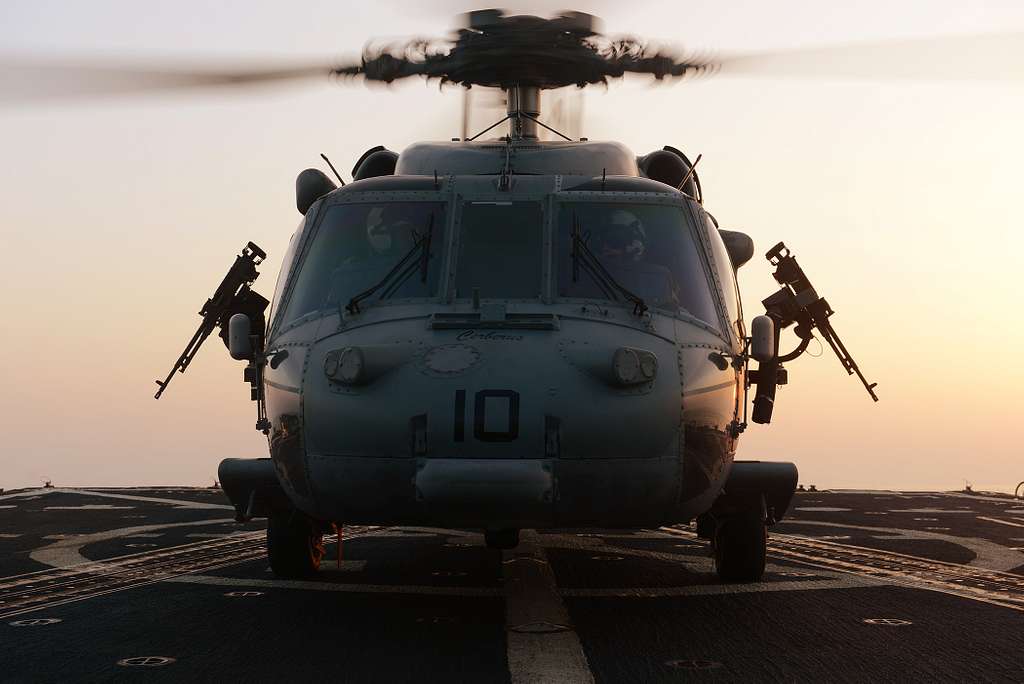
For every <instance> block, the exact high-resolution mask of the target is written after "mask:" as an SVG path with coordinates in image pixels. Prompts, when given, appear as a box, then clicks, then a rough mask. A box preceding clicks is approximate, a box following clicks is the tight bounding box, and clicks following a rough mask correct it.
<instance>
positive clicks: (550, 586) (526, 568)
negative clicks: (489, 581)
mask: <svg viewBox="0 0 1024 684" xmlns="http://www.w3.org/2000/svg"><path fill="white" fill-rule="evenodd" d="M503 555H504V560H505V561H512V562H505V563H502V573H503V576H504V579H505V625H506V630H507V631H506V641H507V655H508V670H509V675H510V678H511V681H512V684H563V683H564V684H592V682H593V681H594V675H593V673H591V671H590V665H589V664H588V663H587V657H586V655H584V653H583V645H582V644H581V643H580V639H579V636H578V635H577V634H576V631H575V630H574V629H573V628H572V622H571V621H570V620H569V611H568V610H567V609H566V607H565V604H564V603H562V599H561V597H560V596H559V593H558V587H557V584H556V582H555V575H554V573H553V572H552V571H551V566H550V564H549V563H548V562H547V558H546V557H545V554H544V548H543V547H542V546H541V544H540V536H539V535H538V534H537V533H536V532H535V531H533V530H524V531H523V532H522V533H521V537H520V543H519V546H518V547H517V548H516V549H515V550H513V551H505V552H504V553H503ZM520 559H523V560H520ZM527 559H528V560H533V561H543V562H524V561H525V560H527ZM544 624H548V625H557V626H559V627H560V628H561V627H564V628H565V629H559V630H557V631H545V630H540V631H537V630H534V629H532V628H531V626H534V625H544Z"/></svg>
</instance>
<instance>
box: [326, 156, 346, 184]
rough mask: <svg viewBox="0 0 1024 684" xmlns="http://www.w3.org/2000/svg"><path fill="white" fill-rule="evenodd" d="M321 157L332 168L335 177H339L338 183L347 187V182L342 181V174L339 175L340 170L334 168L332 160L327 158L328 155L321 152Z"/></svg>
mask: <svg viewBox="0 0 1024 684" xmlns="http://www.w3.org/2000/svg"><path fill="white" fill-rule="evenodd" d="M320 156H321V157H323V160H324V161H325V162H327V165H328V166H330V167H331V171H333V172H334V175H335V176H337V177H338V182H339V183H341V184H342V185H343V186H344V185H345V181H343V180H341V174H340V173H338V169H336V168H334V164H332V163H331V160H330V159H328V158H327V155H326V154H324V153H323V152H321V153H320Z"/></svg>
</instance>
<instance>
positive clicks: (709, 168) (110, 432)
mask: <svg viewBox="0 0 1024 684" xmlns="http://www.w3.org/2000/svg"><path fill="white" fill-rule="evenodd" d="M508 7H510V8H512V9H516V10H521V11H529V12H534V13H541V14H548V13H551V12H552V11H554V10H557V9H559V6H558V5H551V4H547V3H537V2H532V3H515V4H513V3H510V4H509V5H508ZM468 9H473V6H472V5H469V4H466V3H463V2H440V3H435V4H433V5H432V6H431V7H429V8H428V7H425V6H424V5H423V4H422V3H397V2H378V3H349V2H338V1H335V2H317V3H312V2H288V3H267V2H258V1H253V0H247V1H246V2H222V3H215V4H212V5H211V4H210V3H204V2H194V1H190V0H175V1H174V2H145V3H139V2H127V1H124V0H95V1H94V2H90V3H72V2H64V3H62V2H52V1H47V0H42V1H41V0H33V1H31V2H27V1H22V0H5V2H4V3H3V7H2V8H0V61H3V60H5V59H9V58H12V57H18V56H26V55H31V56H36V57H75V58H77V57H95V58H122V57H123V58H127V59H131V60H137V62H139V63H142V62H144V61H147V60H149V61H164V62H168V61H170V62H179V61H180V62H190V61H191V62H202V61H227V62H228V63H232V64H237V63H239V62H243V63H245V62H247V61H253V62H265V61H268V60H275V59H281V60H285V61H288V60H300V59H306V58H316V59H322V58H323V59H326V60H327V61H328V62H329V61H331V60H332V59H334V58H336V57H339V56H354V55H357V54H358V52H359V50H360V49H361V47H362V45H363V43H364V42H365V41H366V40H367V39H369V38H374V37H380V36H390V37H407V36H412V35H430V36H441V35H444V34H445V33H446V32H447V31H448V30H449V29H450V28H452V27H453V26H454V25H455V15H456V14H458V13H459V12H463V11H466V10H468ZM574 9H578V10H582V11H587V12H591V13H594V14H597V15H599V16H601V17H602V18H603V19H604V25H605V28H606V30H607V31H608V32H610V33H629V34H635V35H640V36H645V37H649V38H651V39H654V40H657V41H660V42H664V43H668V44H673V45H680V46H683V47H686V48H691V49H695V50H714V51H721V52H726V53H737V52H738V53H750V52H758V51H768V52H777V51H785V50H789V49H793V48H807V47H824V46H832V45H847V44H856V43H861V42H868V43H871V42H877V41H885V40H900V41H904V40H907V39H923V38H930V37H941V36H977V35H983V34H989V33H1013V32H1019V33H1021V35H1024V5H1022V4H1021V3H1019V2H1016V1H1013V0H1010V1H1006V2H972V3H963V2H959V1H947V0H928V1H921V2H904V1H896V0H889V1H887V2H881V1H870V2H858V3H843V4H840V3H820V2H797V1H795V0H785V1H780V2H773V3H761V2H746V1H743V2H740V1H732V2H725V1H721V0H718V1H707V2H701V1H691V2H686V3H679V2H636V3H629V4H628V6H625V5H623V4H622V3H577V4H576V5H575V7H574ZM1018 43H1024V41H1018ZM992 44H995V42H994V41H993V42H991V43H986V42H985V41H980V42H979V41H977V40H975V42H974V43H963V42H956V41H952V42H950V43H949V45H950V46H956V47H955V48H954V47H951V48H950V49H949V50H948V51H946V53H945V54H942V55H939V56H940V57H941V58H942V59H945V60H946V63H945V66H944V63H943V62H942V59H938V60H937V61H933V58H935V56H936V53H935V51H934V46H933V51H932V52H930V53H928V55H929V57H928V58H927V59H926V60H925V59H921V58H920V56H918V57H917V59H918V61H919V62H920V63H919V64H918V66H921V67H922V69H923V70H924V71H929V70H931V71H934V72H935V73H936V74H937V75H938V76H942V75H944V74H946V75H948V74H956V73H959V72H958V71H957V69H955V68H953V67H955V66H957V65H963V64H964V63H965V62H966V61H969V60H970V59H972V58H974V57H979V55H980V58H991V57H992V55H991V54H989V53H992V52H993V51H992V50H988V51H987V52H986V51H985V50H982V49H981V46H984V45H992ZM905 45H912V44H911V43H907V44H905ZM940 45H941V44H940ZM965 45H968V46H970V45H973V46H975V47H966V48H965V47H964V46H965ZM999 45H1000V46H1003V45H1009V43H1006V42H1005V41H1003V42H1001V43H999ZM975 48H978V49H977V50H975ZM1000 49H1004V48H1002V47H1001V48H1000ZM1005 49H1006V50H1007V51H1008V52H1007V54H1005V55H1004V56H1005V57H1006V58H1007V60H1009V59H1010V58H1012V59H1013V60H1016V61H1015V63H1016V64H1018V65H1019V64H1020V63H1021V58H1022V54H1021V52H1022V51H1024V48H1016V49H1015V50H1014V48H1012V47H1007V48H1005ZM908 50H909V52H908ZM1010 52H1012V53H1013V54H1010ZM885 54H888V53H883V54H882V56H881V57H880V56H879V54H877V53H873V61H868V62H866V63H860V62H856V63H851V62H849V60H848V58H843V59H840V60H839V62H836V61H833V62H831V63H829V62H825V63H824V66H823V67H822V68H821V69H819V70H818V72H819V73H810V74H809V73H798V72H799V71H800V70H798V69H790V70H787V69H786V68H785V66H786V61H785V59H783V60H782V61H781V62H778V63H776V64H775V66H777V67H779V68H778V69H777V70H776V71H771V70H770V69H768V68H767V67H766V69H765V70H764V71H765V73H760V74H757V75H756V77H755V76H750V75H742V74H741V75H735V74H734V75H731V76H730V75H729V74H728V73H723V74H721V75H719V76H716V77H714V78H707V79H699V80H693V81H687V82H684V83H680V84H675V85H670V86H664V87H657V88H655V87H651V85H650V84H649V83H648V82H646V81H643V80H642V79H641V80H640V81H632V82H628V83H618V84H613V85H611V86H610V87H609V88H607V89H606V90H605V89H600V88H599V89H594V90H592V91H590V92H587V93H586V94H585V96H584V111H585V117H584V119H583V134H584V135H587V136H588V137H589V138H590V139H592V140H595V139H613V140H619V141H621V142H624V143H625V144H627V145H628V146H630V147H631V148H633V149H634V150H636V151H637V152H638V153H641V154H642V153H646V152H648V151H651V150H654V149H659V148H661V147H663V146H664V145H673V146H675V147H679V148H681V149H683V150H685V151H686V152H687V153H688V154H689V156H690V157H691V158H693V157H695V156H696V155H697V154H698V153H699V154H702V155H703V160H702V162H701V165H700V167H699V171H700V174H701V179H702V183H703V186H704V190H705V199H706V207H707V208H708V209H709V210H710V211H711V212H712V213H713V214H715V216H716V217H717V218H718V220H719V222H720V223H721V225H722V227H725V228H730V229H737V230H743V231H745V232H747V233H749V234H750V235H751V236H752V237H753V238H754V241H755V244H756V246H757V249H758V256H756V257H755V259H754V261H752V262H751V263H750V264H749V265H747V266H745V267H744V268H743V269H742V270H741V277H740V283H741V286H742V289H743V295H744V302H745V309H746V316H747V318H748V320H749V319H750V318H751V317H753V316H754V315H756V314H758V313H761V310H760V309H759V301H760V299H762V298H764V297H766V296H767V295H769V294H770V293H771V292H773V291H774V289H775V284H774V281H773V280H772V279H771V275H770V274H771V271H770V268H769V267H768V264H767V263H766V262H765V261H764V260H763V259H762V258H761V257H760V255H761V254H763V253H764V252H765V251H767V249H768V248H770V247H771V246H772V245H773V244H775V243H776V242H777V241H779V240H785V242H786V244H787V245H789V246H790V248H791V249H792V250H793V252H794V253H795V254H796V255H797V256H798V258H799V260H800V263H801V264H802V265H803V266H804V269H805V270H806V272H807V273H808V275H809V276H810V277H811V279H812V280H813V282H814V283H815V285H816V286H817V289H818V292H819V293H820V294H822V295H823V296H825V297H826V298H827V299H828V300H829V302H830V303H831V305H832V307H833V309H834V310H835V311H836V314H835V316H834V317H833V318H832V323H833V325H834V327H835V328H836V330H837V331H838V332H839V334H840V335H841V336H842V339H843V340H844V342H845V343H846V344H847V347H848V348H849V350H850V351H851V352H852V354H853V355H854V358H855V359H856V360H857V362H858V363H859V364H860V366H861V368H862V369H863V370H864V372H865V374H866V375H867V376H868V377H869V379H871V380H872V381H877V382H878V389H877V391H878V394H879V396H880V397H881V401H880V402H879V403H877V404H874V403H872V402H871V401H870V399H869V398H868V396H867V394H866V393H865V392H864V391H863V389H862V388H861V386H860V385H859V383H858V382H857V381H856V379H855V378H850V377H847V375H846V373H845V372H844V371H843V369H842V367H841V366H840V364H839V362H838V361H837V360H836V359H835V358H834V357H833V356H832V355H831V353H830V352H828V350H825V351H824V353H822V355H821V356H820V357H818V358H811V357H807V356H805V357H803V358H801V359H799V360H797V361H795V362H793V363H791V364H789V365H788V367H789V370H790V383H791V384H790V385H788V386H786V387H783V388H780V390H779V395H778V398H777V401H776V410H775V419H774V421H773V423H772V424H771V425H770V426H759V425H754V426H751V427H750V428H749V429H748V430H747V432H746V434H745V435H744V436H743V437H742V438H741V441H740V451H739V457H740V458H745V459H761V460H791V461H794V462H795V463H797V465H798V466H799V468H800V471H801V481H802V482H804V483H807V484H811V483H813V484H816V485H817V486H818V487H855V488H860V487H864V488H889V489H936V488H938V489H953V488H961V487H963V486H964V484H965V483H966V482H970V483H971V484H973V485H974V486H975V487H976V488H989V489H995V488H999V489H1004V490H1005V489H1012V487H1013V486H1014V485H1015V484H1016V483H1017V482H1019V481H1020V480H1022V479H1024V449H1022V448H1021V446H1020V441H1019V438H1018V436H1017V435H1016V431H1015V427H1016V421H1017V420H1020V419H1021V417H1022V415H1024V410H1022V409H1024V401H1022V399H1021V397H1020V393H1019V388H1020V386H1021V384H1022V381H1024V361H1022V360H1021V358H1020V356H1019V351H1020V350H1022V349H1024V322H1022V319H1021V307H1020V304H1019V302H1020V286H1019V284H1018V279H1019V274H1020V273H1021V272H1022V271H1024V256H1022V253H1024V237H1022V233H1021V229H1022V228H1024V208H1022V201H1021V196H1022V195H1021V190H1020V177H1021V175H1020V159H1021V158H1022V157H1024V132H1022V130H1021V128H1020V122H1021V121H1024V88H1022V87H1021V85H1022V82H1024V77H1022V78H1013V77H1012V76H1011V77H1006V76H1003V75H1001V72H1000V71H999V69H998V68H996V67H997V66H1000V65H1001V64H1002V62H1000V63H999V64H993V65H992V67H993V68H992V69H991V71H987V70H986V69H985V67H984V65H983V64H982V65H981V66H980V67H979V68H980V69H981V71H980V72H979V73H981V74H985V75H986V76H988V77H986V78H984V79H974V80H965V79H958V78H951V77H948V76H947V77H939V78H929V79H920V78H910V77H907V75H906V74H905V73H902V71H901V69H902V67H899V66H896V63H895V61H893V62H892V63H886V62H885V61H884V59H883V58H884V57H885ZM996 56H998V55H996ZM844 59H845V60H846V61H845V62H843V60H844ZM892 59H895V58H892ZM899 59H900V60H913V59H915V57H914V52H913V50H912V49H910V48H905V49H904V50H903V51H902V53H901V55H900V57H899ZM905 63H906V62H905V61H901V62H900V64H905ZM851 64H852V65H853V66H855V67H856V69H853V70H855V71H858V72H860V73H859V75H858V76H857V77H850V76H849V74H848V73H846V72H848V71H851V69H849V67H850V66H851ZM768 66H771V63H768ZM833 66H834V67H835V68H832V67H833ZM825 67H828V68H825ZM946 67H949V68H948V69H947V68H946ZM772 68H773V69H774V68H775V67H772ZM844 68H845V71H844ZM832 73H836V74H840V76H833V75H831V74H832ZM915 73H916V72H915ZM844 74H845V75H844ZM874 74H877V76H875V75H874ZM1018 75H1020V74H1018ZM997 76H998V77H997ZM459 106H460V95H459V93H458V91H457V90H456V89H448V90H445V91H440V90H439V89H438V87H437V85H436V84H433V85H424V84H423V83H421V82H409V83H403V84H401V85H398V86H396V87H393V88H389V89H383V88H371V87H366V86H364V85H361V84H353V85H349V86H347V87H340V86H338V85H335V84H330V83H327V82H323V83H320V82H312V83H305V84H300V85H295V86H289V87H284V88H278V89H272V90H249V91H245V92H233V93H216V94H214V93H210V92H187V93H183V92H178V93H164V94H151V95H144V96H143V95H137V96H125V95H122V96H118V97H109V98H101V99H81V100H75V101H67V100H65V101H50V102H34V103H23V102H13V101H0V151H2V154H3V163H2V164H0V188H2V190H0V192H2V197H3V201H2V202H0V248H2V253H3V255H4V257H5V258H4V260H3V265H2V268H0V293H2V300H0V301H2V310H3V315H2V316H0V339H2V340H3V352H2V353H0V378H2V381H0V388H2V390H3V391H0V416H2V418H0V421H2V422H0V427H2V429H3V432H4V434H6V435H7V437H6V438H5V439H4V443H3V446H2V447H0V487H5V488H8V489H10V488H14V487H20V486H33V485H38V484H40V483H41V482H42V481H43V479H52V480H53V482H54V483H55V484H57V485H66V486H74V485H101V484H102V485H143V484H153V485H158V484H168V485H170V484H192V485H203V484H209V483H210V482H212V480H213V478H214V476H215V472H216V468H217V464H218V463H219V462H220V460H221V459H223V458H225V457H257V456H265V455H266V441H265V438H264V437H263V436H262V435H261V434H260V433H258V432H257V431H256V430H255V429H254V423H255V407H254V405H253V404H252V403H251V402H249V400H248V387H247V386H246V385H245V384H243V383H242V379H241V374H242V366H241V365H240V364H238V363H237V362H233V361H231V360H230V359H229V357H228V356H227V354H226V353H225V352H224V350H223V347H222V346H221V345H220V343H219V342H218V341H216V340H214V341H211V342H210V343H209V344H208V345H207V347H206V348H204V349H202V351H201V352H200V353H199V355H198V356H197V358H196V360H195V361H194V362H193V364H192V366H191V367H190V368H189V371H188V373H187V374H186V375H184V376H182V375H178V376H177V377H176V378H175V380H174V383H173V384H172V385H171V387H170V389H169V390H168V391H167V393H166V394H165V395H164V397H163V398H162V399H161V400H160V401H159V402H157V401H154V400H153V398H152V394H153V392H154V391H155V385H154V383H153V380H154V379H156V378H158V377H159V378H162V377H163V376H164V375H165V374H166V372H167V371H168V370H169V369H170V367H171V365H172V363H173V362H174V360H175V358H176V357H177V356H178V354H179V353H180V352H181V350H182V348H183V347H184V344H185V342H186V341H187V339H188V338H189V337H190V336H191V334H192V332H193V331H194V330H195V328H196V326H197V325H198V323H199V318H198V316H196V311H197V310H198V308H199V307H200V306H201V305H202V303H203V301H205V299H206V297H208V296H209V295H210V294H211V292H212V291H213V289H214V288H215V286H216V285H217V283H218V282H219V280H220V278H221V276H222V275H223V273H224V271H225V270H226V269H227V267H228V266H229V265H230V263H231V260H232V259H233V257H234V255H235V254H236V253H237V252H238V250H239V249H240V248H241V247H242V246H243V245H244V244H245V242H246V241H248V240H253V241H254V242H256V243H257V244H259V245H261V246H262V247H263V248H264V249H266V251H267V252H268V254H269V258H268V260H267V262H266V263H265V265H264V266H263V268H262V273H263V275H262V276H261V277H260V279H259V280H258V281H257V286H258V287H257V289H260V290H262V291H263V292H264V293H266V294H269V292H270V291H271V290H272V289H273V285H274V280H275V278H276V273H277V269H278V268H279V266H280V258H281V256H282V254H283V252H284V249H285V246H286V244H287V241H288V238H289V236H290V235H291V233H292V231H293V230H294V228H295V225H296V224H297V222H298V219H299V215H298V213H297V212H296V210H295V205H294V179H295V176H296V174H297V173H298V172H299V171H301V170H302V169H304V168H307V167H310V166H322V163H321V162H320V160H319V154H320V153H321V152H325V153H327V154H328V155H329V156H330V157H331V159H332V160H333V161H334V163H335V166H337V167H338V168H339V170H341V171H342V172H343V173H345V174H346V177H347V172H348V169H350V168H351V165H352V163H353V162H354V160H355V159H356V158H358V156H359V155H360V154H361V153H362V152H363V151H364V150H365V149H367V148H368V147H371V146H373V145H377V144H383V145H386V146H387V147H389V148H390V149H393V150H398V151H400V150H401V149H402V148H403V147H405V146H407V145H409V144H410V143H412V142H415V141H417V140H423V139H441V140H445V139H448V138H450V137H452V136H454V135H458V133H459V125H460V122H459V115H458V111H459ZM815 349H816V345H815V344H812V345H811V350H812V351H814V350H815Z"/></svg>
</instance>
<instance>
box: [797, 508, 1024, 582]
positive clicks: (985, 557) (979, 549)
mask: <svg viewBox="0 0 1024 684" xmlns="http://www.w3.org/2000/svg"><path fill="white" fill-rule="evenodd" d="M781 524H786V521H783V523H781ZM793 524H794V525H819V526H821V527H839V528H842V529H845V530H866V531H868V532H887V533H889V534H896V535H899V536H900V537H901V538H903V539H938V540H940V541H946V542H950V543H951V544H956V545H958V546H962V547H964V548H966V549H970V550H971V551H973V552H974V555H975V558H974V560H972V561H971V562H970V563H967V565H968V566H970V567H972V568H984V569H985V570H998V571H1000V572H1005V571H1006V570H1013V569H1014V568H1016V567H1018V566H1019V565H1020V557H1019V556H1017V555H1016V554H1015V553H1012V552H1010V551H1008V550H1007V548H1006V547H1005V546H1002V545H1001V544H996V543H995V542H991V541H988V540H987V539H978V538H975V537H957V536H954V535H951V534H939V533H938V532H924V531H920V530H913V529H901V528H896V527H870V526H867V525H851V524H849V523H834V522H823V521H819V520H800V521H794V522H793ZM786 534H789V535H793V536H800V535H799V534H794V533H793V532H788V533H786Z"/></svg>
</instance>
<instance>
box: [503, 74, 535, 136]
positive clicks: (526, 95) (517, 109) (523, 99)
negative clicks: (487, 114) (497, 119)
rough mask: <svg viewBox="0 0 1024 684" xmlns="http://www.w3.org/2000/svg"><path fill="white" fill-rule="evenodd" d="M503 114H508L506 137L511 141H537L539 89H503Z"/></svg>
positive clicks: (514, 87)
mask: <svg viewBox="0 0 1024 684" xmlns="http://www.w3.org/2000/svg"><path fill="white" fill-rule="evenodd" d="M505 101H506V103H507V104H506V109H505V112H506V113H507V114H508V135H509V137H510V138H512V139H513V140H537V139H539V138H540V127H539V126H538V125H537V121H536V119H537V118H538V117H540V88H539V87H537V86H512V87H510V88H506V89H505Z"/></svg>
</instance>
